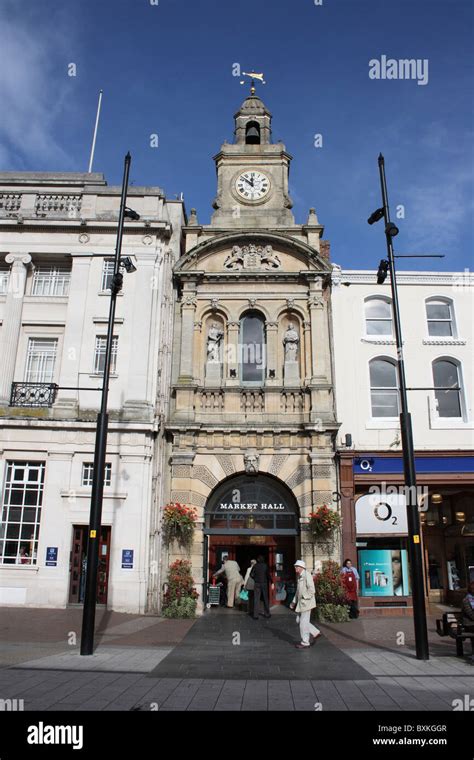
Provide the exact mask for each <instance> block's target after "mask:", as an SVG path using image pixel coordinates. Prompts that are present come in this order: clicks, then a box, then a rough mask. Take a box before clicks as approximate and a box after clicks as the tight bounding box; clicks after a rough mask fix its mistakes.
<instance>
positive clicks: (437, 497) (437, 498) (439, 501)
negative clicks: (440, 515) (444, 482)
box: [431, 493, 443, 504]
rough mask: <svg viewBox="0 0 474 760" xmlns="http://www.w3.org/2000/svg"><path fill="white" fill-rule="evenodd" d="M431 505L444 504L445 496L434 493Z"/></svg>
mask: <svg viewBox="0 0 474 760" xmlns="http://www.w3.org/2000/svg"><path fill="white" fill-rule="evenodd" d="M431 503H432V504H442V503H443V495H442V494H440V493H434V494H433V495H432V497H431Z"/></svg>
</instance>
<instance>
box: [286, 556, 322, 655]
mask: <svg viewBox="0 0 474 760" xmlns="http://www.w3.org/2000/svg"><path fill="white" fill-rule="evenodd" d="M295 571H296V574H297V576H298V585H297V587H296V594H295V597H294V599H293V601H292V603H291V604H290V609H292V610H296V612H297V613H299V616H300V635H301V643H299V644H296V645H295V646H296V648H297V649H306V648H307V647H310V646H313V644H314V642H315V641H316V639H317V638H318V636H321V631H319V630H318V629H317V628H316V627H315V626H314V625H312V623H311V610H313V609H314V608H315V607H316V594H315V591H314V581H313V576H312V575H311V573H310V572H309V571H308V570H307V569H306V565H305V563H304V562H303V560H302V559H298V560H297V561H296V562H295Z"/></svg>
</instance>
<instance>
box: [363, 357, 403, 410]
mask: <svg viewBox="0 0 474 760" xmlns="http://www.w3.org/2000/svg"><path fill="white" fill-rule="evenodd" d="M369 369H370V399H371V406H372V417H398V416H399V406H398V384H397V369H396V366H395V363H394V362H393V361H391V360H389V359H372V361H371V362H370V364H369Z"/></svg>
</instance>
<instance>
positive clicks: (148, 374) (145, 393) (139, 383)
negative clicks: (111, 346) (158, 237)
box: [123, 251, 163, 419]
mask: <svg viewBox="0 0 474 760" xmlns="http://www.w3.org/2000/svg"><path fill="white" fill-rule="evenodd" d="M135 258H136V260H137V271H136V272H134V273H133V274H132V275H130V276H127V275H125V277H124V290H125V292H126V291H127V286H128V288H132V287H133V288H134V295H133V312H132V324H131V336H132V341H131V345H130V354H129V367H130V371H129V373H128V380H127V389H126V395H125V399H126V400H125V403H124V405H123V407H124V412H125V415H126V416H127V417H131V416H133V417H134V418H136V417H138V418H140V417H143V416H144V417H145V418H146V419H148V418H149V417H150V415H151V414H152V409H153V399H152V386H153V383H152V371H153V369H152V365H151V363H150V358H151V355H152V349H153V334H154V332H155V329H156V328H157V327H158V329H160V330H161V327H162V325H161V323H159V324H158V323H157V319H156V318H155V315H156V302H157V301H158V300H159V298H160V296H161V297H162V296H163V293H162V289H161V288H160V289H159V290H158V294H159V295H158V296H157V293H156V290H154V289H153V283H154V282H158V281H159V276H158V271H159V270H158V267H157V268H156V269H155V267H156V265H157V253H156V251H142V252H139V253H135ZM132 278H133V280H134V281H133V283H132ZM160 343H161V341H160Z"/></svg>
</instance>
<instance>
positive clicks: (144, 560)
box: [0, 173, 184, 613]
mask: <svg viewBox="0 0 474 760" xmlns="http://www.w3.org/2000/svg"><path fill="white" fill-rule="evenodd" d="M120 192H121V188H120V187H109V186H108V185H107V183H106V181H105V179H104V177H103V175H102V174H72V173H67V174H52V173H45V174H34V173H22V174H13V173H4V174H0V362H1V366H2V373H1V378H0V416H1V433H0V493H1V498H2V504H1V519H0V604H5V605H24V606H35V607H65V606H66V605H68V604H75V603H77V604H79V603H81V601H82V599H83V591H84V578H85V572H84V571H85V561H86V559H87V526H88V522H89V510H90V498H91V485H92V463H93V459H94V445H95V427H96V417H97V412H98V409H99V403H100V393H98V392H97V391H96V390H93V389H97V388H100V386H101V375H102V372H103V360H104V355H105V354H104V352H105V336H106V333H107V320H108V313H109V302H110V289H109V284H110V278H111V275H112V273H113V263H112V259H113V256H114V250H115V242H116V235H117V222H118V213H119V206H120ZM128 205H129V206H131V207H132V208H133V210H134V211H136V212H137V213H138V214H139V215H140V218H139V220H136V221H132V220H129V219H127V220H126V222H125V228H124V237H123V245H122V255H123V256H130V257H131V258H132V260H133V263H134V264H135V267H136V271H135V272H134V273H133V274H130V275H128V274H124V283H123V290H122V291H121V293H120V294H119V296H118V299H117V310H116V322H115V331H114V349H113V357H112V365H113V368H112V376H111V378H110V393H109V405H108V409H109V434H108V444H107V459H106V462H107V469H106V480H105V487H104V502H103V513H102V514H103V517H102V529H101V545H100V557H99V583H98V592H97V599H98V601H99V603H103V604H107V606H108V607H109V608H110V609H114V610H118V611H123V612H133V613H139V612H144V611H156V610H157V607H158V599H159V591H158V590H159V588H160V585H161V580H160V578H159V570H160V562H159V550H160V545H159V544H160V535H159V527H160V525H159V520H160V513H161V505H162V503H163V500H164V493H163V489H164V487H165V485H166V480H165V478H164V477H163V471H164V469H165V467H164V465H165V449H166V443H165V440H164V437H163V421H164V418H165V416H166V415H167V411H168V408H167V407H168V398H169V387H170V367H171V333H172V320H173V290H172V267H173V264H174V262H175V261H176V260H177V259H178V258H179V256H180V245H181V226H182V223H183V221H184V210H183V204H182V202H181V201H169V200H167V199H166V198H165V195H164V193H163V191H162V190H161V189H160V188H158V187H136V186H134V187H130V188H129V192H128Z"/></svg>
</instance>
